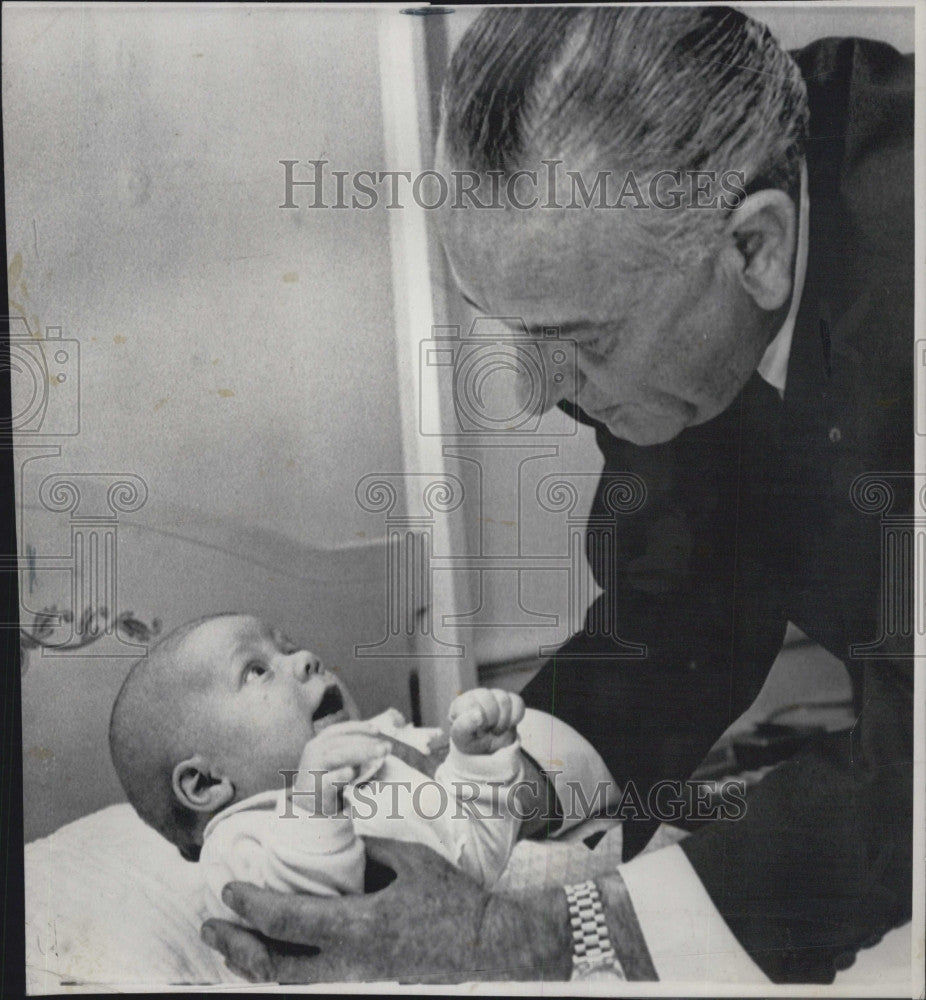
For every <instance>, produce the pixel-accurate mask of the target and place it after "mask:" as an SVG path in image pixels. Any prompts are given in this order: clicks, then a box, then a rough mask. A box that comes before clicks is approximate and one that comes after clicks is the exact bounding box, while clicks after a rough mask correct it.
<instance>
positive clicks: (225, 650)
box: [109, 614, 359, 859]
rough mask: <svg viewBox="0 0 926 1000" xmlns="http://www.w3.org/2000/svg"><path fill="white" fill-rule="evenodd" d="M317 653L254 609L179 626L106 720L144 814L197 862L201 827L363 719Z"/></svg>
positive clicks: (137, 672)
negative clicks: (345, 725) (334, 730)
mask: <svg viewBox="0 0 926 1000" xmlns="http://www.w3.org/2000/svg"><path fill="white" fill-rule="evenodd" d="M358 717H359V712H358V710H357V706H356V704H355V703H354V700H353V699H352V698H351V696H350V694H349V693H348V691H347V690H346V688H345V687H344V686H343V685H342V684H341V683H340V681H338V679H337V678H336V677H335V676H334V675H333V674H331V673H328V672H327V671H326V670H325V669H324V667H323V666H322V664H321V661H320V660H319V659H318V657H316V656H315V655H314V654H312V653H310V652H308V651H307V650H304V649H297V648H296V646H295V645H293V644H292V643H291V642H290V641H289V640H288V639H286V637H285V636H283V635H282V633H280V631H279V630H278V629H274V628H272V627H270V626H268V625H265V624H264V623H263V622H261V621H259V620H258V619H256V618H253V617H251V616H250V615H238V614H227V615H215V616H211V617H209V618H202V619H200V620H198V621H195V622H190V623H189V624H187V625H183V626H181V627H180V628H178V629H176V630H175V631H174V632H171V633H170V634H169V635H167V636H166V637H165V638H164V639H162V640H161V641H160V642H158V643H157V644H156V645H155V646H153V647H152V648H151V649H150V651H149V652H148V655H147V656H146V657H143V658H142V659H141V660H139V661H138V662H137V663H135V665H134V666H133V667H132V669H131V671H130V672H129V675H128V677H126V679H125V682H124V683H123V685H122V687H121V688H120V690H119V694H118V695H117V697H116V702H115V705H114V706H113V711H112V717H111V719H110V724H109V746H110V751H111V753H112V758H113V763H114V764H115V767H116V772H117V774H118V775H119V780H120V781H121V782H122V787H123V788H124V789H125V793H126V795H127V796H128V799H129V801H130V802H131V803H132V805H133V806H134V807H135V810H136V811H137V812H138V814H139V816H141V818H142V819H143V820H144V821H145V822H146V823H148V824H149V825H150V826H153V827H154V828H155V829H156V830H157V831H158V832H159V833H161V834H163V835H164V836H165V837H166V838H167V839H168V840H170V841H171V842H172V843H174V844H176V845H177V847H179V848H180V851H181V853H182V854H183V855H184V857H187V858H191V859H192V858H196V857H197V856H198V854H199V847H200V846H201V845H202V832H203V828H204V827H205V826H206V824H207V823H208V822H209V819H210V818H211V817H212V816H213V815H214V814H215V813H216V812H218V811H219V810H220V809H224V808H225V807H226V806H228V805H230V804H231V803H232V802H237V801H239V800H241V799H244V798H247V797H248V796H250V795H254V794H256V793H257V792H262V791H266V790H268V789H272V788H277V787H278V788H282V787H283V778H282V777H281V776H280V770H281V769H293V768H295V767H296V766H297V765H298V762H299V757H300V755H301V754H302V750H303V747H304V746H305V744H306V743H307V742H308V741H309V740H310V739H311V738H312V737H313V736H314V735H315V733H316V732H319V731H320V730H321V729H323V728H324V727H325V726H329V725H331V724H332V723H334V722H344V721H346V720H348V719H356V718H358Z"/></svg>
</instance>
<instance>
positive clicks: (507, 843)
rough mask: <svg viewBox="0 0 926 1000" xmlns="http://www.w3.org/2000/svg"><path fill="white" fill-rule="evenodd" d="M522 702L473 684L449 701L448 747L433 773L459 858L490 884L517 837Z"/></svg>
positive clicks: (504, 692)
mask: <svg viewBox="0 0 926 1000" xmlns="http://www.w3.org/2000/svg"><path fill="white" fill-rule="evenodd" d="M523 715H524V702H523V701H522V700H521V698H520V696H519V695H517V694H512V693H511V692H508V691H499V690H488V689H486V688H475V689H474V690H472V691H467V692H465V693H464V694H462V695H460V696H459V697H457V698H456V699H454V701H453V703H452V704H451V706H450V712H449V717H450V722H451V727H450V751H449V753H448V755H447V759H446V760H445V761H444V763H443V764H441V766H440V767H439V768H438V769H437V772H436V774H435V779H436V780H437V781H439V782H440V783H441V784H442V785H443V786H444V787H445V788H446V789H447V790H448V793H449V795H450V802H451V803H453V805H451V806H450V808H451V809H453V810H454V816H455V817H456V819H455V820H454V821H453V826H454V830H455V832H456V840H457V843H458V844H459V846H460V856H459V862H458V863H459V864H460V867H461V868H463V869H464V871H466V872H468V873H469V874H470V875H473V876H474V877H475V878H478V879H479V880H480V881H481V882H482V883H483V884H484V885H486V886H491V885H493V884H494V883H495V881H496V880H497V879H498V877H499V875H501V873H502V871H504V868H505V865H506V864H507V863H508V858H509V856H510V855H511V849H512V847H514V844H515V841H516V840H517V839H518V831H519V828H520V825H521V816H520V813H519V811H518V802H517V800H516V795H515V793H516V788H515V786H516V784H517V783H518V782H519V781H521V780H522V779H523V776H524V771H523V766H522V762H521V749H520V743H519V741H518V734H517V725H518V723H519V722H520V721H521V718H522V717H523Z"/></svg>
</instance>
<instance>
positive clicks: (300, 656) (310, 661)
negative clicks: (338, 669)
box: [293, 649, 325, 681]
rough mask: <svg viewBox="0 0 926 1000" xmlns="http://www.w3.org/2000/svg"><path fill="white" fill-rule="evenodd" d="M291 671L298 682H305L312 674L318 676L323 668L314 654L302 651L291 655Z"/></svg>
mask: <svg viewBox="0 0 926 1000" xmlns="http://www.w3.org/2000/svg"><path fill="white" fill-rule="evenodd" d="M293 669H294V670H295V672H296V678H297V679H298V680H300V681H307V680H308V679H309V678H310V677H311V676H312V675H313V674H320V673H321V672H322V670H324V669H325V668H324V665H323V664H322V661H321V660H320V659H319V658H318V657H317V656H316V655H315V654H314V653H310V652H309V651H308V650H306V649H303V650H300V651H299V652H298V653H295V654H294V655H293Z"/></svg>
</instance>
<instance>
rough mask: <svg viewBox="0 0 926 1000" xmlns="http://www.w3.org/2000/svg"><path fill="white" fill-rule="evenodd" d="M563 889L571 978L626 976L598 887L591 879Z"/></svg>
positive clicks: (577, 979)
mask: <svg viewBox="0 0 926 1000" xmlns="http://www.w3.org/2000/svg"><path fill="white" fill-rule="evenodd" d="M563 889H564V891H565V893H566V901H567V902H568V903H569V923H570V926H571V927H572V977H571V981H573V982H576V981H579V980H582V981H588V980H595V979H601V980H606V979H612V980H613V979H626V978H627V976H626V975H625V974H624V967H623V966H622V965H621V963H620V959H619V958H618V957H617V955H616V953H615V951H614V946H613V945H612V944H611V937H610V935H609V934H608V925H607V923H606V921H605V916H604V908H603V907H602V905H601V897H600V896H599V895H598V886H597V885H595V883H594V882H593V881H592V880H591V879H589V880H588V881H586V882H577V883H576V884H575V885H567V886H563Z"/></svg>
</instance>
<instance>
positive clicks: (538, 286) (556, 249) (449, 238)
mask: <svg viewBox="0 0 926 1000" xmlns="http://www.w3.org/2000/svg"><path fill="white" fill-rule="evenodd" d="M624 214H625V213H624V212H622V211H609V210H607V209H595V208H589V209H585V208H578V209H576V210H571V209H566V208H562V209H545V208H542V207H537V208H534V209H530V210H523V211H522V210H518V209H512V208H506V209H497V210H496V209H485V210H481V209H473V208H470V207H466V208H458V209H454V208H447V209H445V210H444V211H443V212H442V213H441V219H440V224H441V234H442V238H443V241H444V246H445V248H446V251H447V257H448V260H449V262H450V266H451V269H452V272H453V276H454V279H455V280H456V282H457V284H458V285H459V287H460V289H461V291H462V292H463V293H464V295H466V296H467V297H468V298H469V299H471V300H472V301H473V302H474V303H475V304H476V305H477V307H479V308H481V309H490V310H495V309H497V308H499V306H500V305H501V304H502V303H504V304H505V305H506V307H508V308H509V309H510V308H511V307H513V306H517V307H522V306H523V308H524V310H525V311H527V312H531V311H532V309H533V307H534V306H541V307H543V306H544V305H546V304H548V303H549V299H550V297H551V293H554V292H555V294H556V296H557V297H558V298H560V299H562V298H563V297H564V296H567V297H571V295H573V294H575V295H581V294H583V293H584V294H587V295H588V297H589V298H590V299H594V298H597V297H598V294H599V293H601V294H602V295H605V294H608V293H610V292H613V291H614V289H615V287H616V286H617V285H620V284H626V285H627V291H628V293H629V292H631V291H633V289H634V288H639V283H640V276H639V274H638V273H636V271H635V269H633V268H632V262H633V258H634V244H633V240H632V238H631V233H630V231H629V229H628V222H627V220H626V219H623V218H622V216H623V215H624ZM550 318H551V319H552V318H553V317H550Z"/></svg>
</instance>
